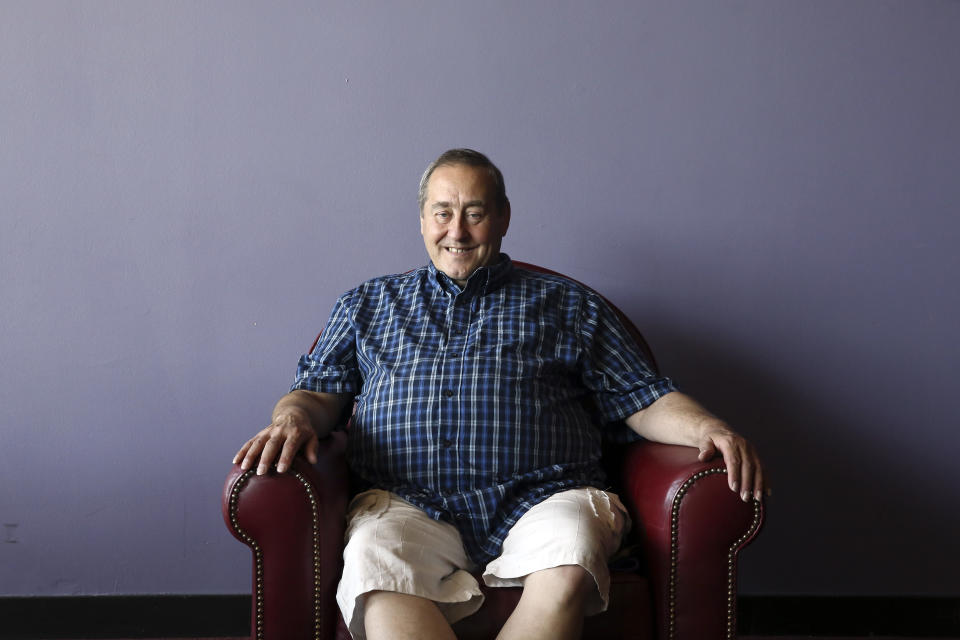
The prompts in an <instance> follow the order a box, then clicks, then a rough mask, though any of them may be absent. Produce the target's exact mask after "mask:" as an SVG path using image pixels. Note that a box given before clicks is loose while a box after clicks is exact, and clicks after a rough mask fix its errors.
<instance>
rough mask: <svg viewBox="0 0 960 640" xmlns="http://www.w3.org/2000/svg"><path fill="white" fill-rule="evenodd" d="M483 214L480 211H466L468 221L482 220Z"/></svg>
mask: <svg viewBox="0 0 960 640" xmlns="http://www.w3.org/2000/svg"><path fill="white" fill-rule="evenodd" d="M483 215H484V214H483V212H482V211H468V212H467V218H468V219H469V220H470V222H480V221H481V220H483Z"/></svg>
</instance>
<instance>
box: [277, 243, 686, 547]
mask: <svg viewBox="0 0 960 640" xmlns="http://www.w3.org/2000/svg"><path fill="white" fill-rule="evenodd" d="M292 388H293V389H306V390H310V391H325V392H330V393H345V392H346V393H353V394H355V397H356V405H355V409H354V414H353V421H352V426H351V428H350V430H349V436H348V443H349V444H348V457H349V461H350V465H351V468H352V469H353V471H354V472H355V473H357V474H358V475H359V476H360V477H361V478H363V479H364V480H365V481H366V482H368V483H369V484H370V485H371V486H373V487H377V488H381V489H386V490H389V491H392V492H394V493H396V494H398V495H399V496H400V497H402V498H403V499H405V500H407V501H409V502H411V503H412V504H414V505H416V506H418V507H420V508H421V509H423V510H424V511H425V512H426V513H427V514H428V515H429V516H430V517H432V518H434V519H437V520H445V521H448V522H451V523H453V524H454V525H455V526H456V527H457V529H458V530H459V532H460V534H461V537H462V538H463V542H464V547H465V548H466V550H467V553H468V554H469V555H470V557H471V559H472V560H473V561H474V562H476V563H477V564H478V565H481V566H482V564H484V563H485V562H487V561H489V560H491V559H492V558H494V557H496V556H497V555H499V553H500V547H501V544H502V543H503V539H504V538H505V537H506V535H507V532H508V531H509V530H510V527H511V526H513V524H514V523H515V522H516V521H517V520H518V519H519V518H520V516H522V515H523V514H524V513H525V512H526V511H527V509H529V508H530V507H532V506H533V505H535V504H537V503H538V502H540V501H541V500H544V499H546V498H548V497H549V496H551V495H552V494H554V493H556V492H558V491H562V490H564V489H569V488H573V487H582V486H593V487H600V488H602V487H604V486H606V479H605V478H604V474H603V471H602V470H601V468H600V464H599V460H600V445H601V436H602V432H604V431H606V432H607V434H608V435H610V436H612V437H613V438H614V439H615V440H619V441H623V440H628V439H631V438H636V437H638V436H635V434H633V432H632V431H630V430H629V429H628V428H627V427H626V426H625V425H623V423H622V422H620V421H621V420H623V419H624V418H626V417H627V416H629V415H631V414H633V413H634V412H636V411H639V410H640V409H643V408H644V407H647V406H648V405H650V404H651V403H652V402H653V401H654V400H656V399H657V398H659V397H661V396H662V395H664V394H666V393H669V392H670V391H673V390H674V386H673V383H672V382H671V381H670V380H669V379H667V378H663V377H659V376H657V375H656V374H654V372H653V371H652V370H651V367H650V366H649V365H648V364H647V363H646V362H645V361H644V359H643V357H642V356H641V355H640V352H639V350H638V349H637V347H636V344H635V342H634V341H633V340H632V338H631V337H630V336H629V334H628V333H627V332H626V330H625V329H624V328H623V326H622V324H621V323H620V321H619V320H618V319H617V318H616V316H615V314H614V313H613V312H612V311H611V310H610V308H609V307H608V306H607V304H606V303H605V302H604V301H603V300H602V299H601V298H600V297H599V296H598V295H597V294H596V293H595V292H593V291H590V290H589V289H586V288H585V287H582V286H580V285H578V284H576V283H574V282H572V281H570V280H568V279H566V278H562V277H558V276H552V275H545V274H541V273H535V272H532V271H528V270H525V269H520V268H517V267H515V266H514V265H513V263H512V262H511V261H510V259H509V257H507V256H506V255H502V257H501V261H500V262H499V263H498V264H496V265H494V266H490V267H483V268H480V269H478V270H477V271H476V272H475V273H473V274H472V275H471V277H470V279H469V280H468V281H467V283H466V285H465V286H464V287H463V288H462V289H461V288H460V287H459V286H458V285H457V284H456V283H454V282H453V281H452V280H451V279H449V278H448V277H447V276H446V275H445V274H443V273H442V272H438V271H437V270H436V268H435V267H434V266H433V265H432V264H429V265H427V266H425V267H423V268H421V269H417V270H415V271H412V272H409V273H405V274H401V275H392V276H384V277H381V278H375V279H373V280H369V281H367V282H365V283H364V284H362V285H360V286H359V287H357V288H356V289H354V290H352V291H350V292H348V293H346V294H344V295H343V296H341V297H340V299H339V300H338V301H337V303H336V306H335V307H334V309H333V312H332V315H331V317H330V320H329V322H328V324H327V326H326V328H325V329H324V330H323V333H322V335H321V337H320V339H319V340H318V342H317V344H316V345H315V347H314V348H313V350H312V351H311V352H310V353H309V354H307V355H304V356H303V357H302V358H301V359H300V364H299V368H298V372H297V378H296V381H295V383H294V384H293V387H292Z"/></svg>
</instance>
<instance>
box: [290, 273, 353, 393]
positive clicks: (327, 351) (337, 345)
mask: <svg viewBox="0 0 960 640" xmlns="http://www.w3.org/2000/svg"><path fill="white" fill-rule="evenodd" d="M352 299H353V292H350V293H346V294H344V295H343V296H341V297H340V298H339V299H338V300H337V303H336V304H335V305H334V307H333V311H332V312H331V313H330V319H329V320H328V321H327V326H326V327H324V329H323V332H322V333H321V334H320V337H319V338H318V339H317V343H316V344H315V345H314V347H313V349H312V350H311V351H310V353H306V354H304V355H303V356H301V357H300V362H299V363H298V365H297V377H296V379H295V380H294V382H293V385H292V386H291V387H290V390H291V391H295V390H298V389H303V390H306V391H319V392H324V393H358V392H359V391H360V387H361V385H362V380H361V376H360V371H359V369H358V367H357V353H356V344H357V342H356V331H355V326H354V323H353V320H352V317H351V315H352V314H351V308H352V305H351V302H352Z"/></svg>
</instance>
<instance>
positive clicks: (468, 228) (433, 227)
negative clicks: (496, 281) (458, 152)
mask: <svg viewBox="0 0 960 640" xmlns="http://www.w3.org/2000/svg"><path fill="white" fill-rule="evenodd" d="M508 226H510V209H509V207H507V209H506V210H505V211H499V210H498V208H497V205H496V202H495V201H494V189H493V180H492V178H491V177H490V174H489V173H488V172H487V170H486V169H485V168H483V167H471V166H469V165H463V164H455V165H444V166H440V167H437V168H436V169H435V170H434V171H433V173H432V174H431V175H430V180H429V181H428V182H427V198H426V201H425V202H424V204H423V210H422V211H421V212H420V233H421V234H422V235H423V243H424V244H425V245H426V247H427V253H428V254H430V259H431V260H432V261H433V265H434V266H435V267H436V268H437V270H438V271H442V272H443V273H445V274H447V275H448V276H450V277H451V278H452V279H453V280H455V281H456V282H457V283H458V284H460V286H463V284H464V283H465V282H466V281H467V278H469V277H470V275H471V274H472V273H473V272H474V271H476V270H477V269H478V268H480V267H483V266H486V265H488V264H493V263H495V262H496V261H497V259H498V258H499V256H500V240H501V239H502V238H503V236H504V235H506V233H507V227H508Z"/></svg>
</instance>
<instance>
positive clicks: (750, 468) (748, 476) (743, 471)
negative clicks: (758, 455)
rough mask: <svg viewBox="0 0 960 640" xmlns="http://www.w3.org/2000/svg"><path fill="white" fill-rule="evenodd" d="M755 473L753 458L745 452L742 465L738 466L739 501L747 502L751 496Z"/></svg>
mask: <svg viewBox="0 0 960 640" xmlns="http://www.w3.org/2000/svg"><path fill="white" fill-rule="evenodd" d="M755 473H756V467H755V466H754V459H753V456H751V455H750V453H749V452H745V453H744V456H743V463H742V464H741V465H740V499H741V500H743V501H744V502H749V500H750V496H751V495H752V494H753V488H754V487H753V477H754V475H755Z"/></svg>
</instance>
